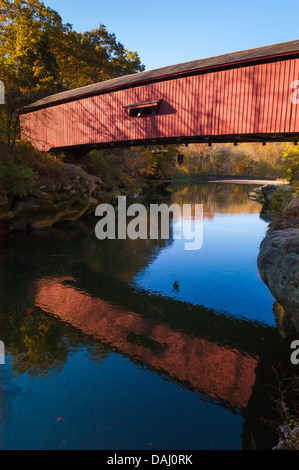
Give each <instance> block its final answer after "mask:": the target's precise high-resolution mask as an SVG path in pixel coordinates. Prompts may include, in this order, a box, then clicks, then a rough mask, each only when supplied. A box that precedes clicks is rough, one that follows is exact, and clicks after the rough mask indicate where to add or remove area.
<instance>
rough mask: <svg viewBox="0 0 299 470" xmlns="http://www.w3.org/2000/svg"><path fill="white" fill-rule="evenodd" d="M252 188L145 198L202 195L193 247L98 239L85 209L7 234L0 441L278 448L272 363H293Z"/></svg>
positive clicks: (211, 188)
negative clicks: (268, 281) (200, 225)
mask: <svg viewBox="0 0 299 470" xmlns="http://www.w3.org/2000/svg"><path fill="white" fill-rule="evenodd" d="M249 189H250V188H249V187H248V186H245V185H233V184H210V185H204V184H192V185H186V186H185V185H179V186H170V187H168V188H167V189H165V190H164V191H163V193H162V192H161V193H160V194H156V195H151V197H148V198H147V199H143V202H146V203H147V204H149V203H151V202H159V203H160V202H166V203H170V202H177V203H179V204H183V203H196V202H197V203H202V204H203V205H204V242H203V247H202V248H201V249H200V250H198V251H185V250H184V241H183V240H173V239H172V238H171V239H170V240H168V241H165V240H135V241H134V240H110V241H109V240H105V241H99V240H97V239H96V238H95V236H94V227H95V224H96V222H97V220H98V219H96V218H95V217H93V216H91V217H89V218H87V219H85V220H84V221H79V222H76V223H74V224H71V225H64V226H59V227H56V228H51V229H45V230H40V231H37V232H35V233H31V234H23V233H19V234H12V235H9V236H7V237H4V238H3V239H2V241H1V252H2V253H1V255H2V256H1V261H0V282H1V297H0V312H1V316H0V332H1V335H0V339H2V340H3V341H4V342H5V345H6V353H7V358H6V359H7V363H6V364H5V365H4V366H0V377H1V385H0V422H1V423H0V426H1V434H0V447H2V448H3V449H109V450H110V449H111V450H114V449H115V450H117V449H132V450H133V449H152V450H154V449H186V450H187V449H242V448H250V447H251V446H252V445H255V446H257V447H261V448H269V447H271V446H272V445H274V443H275V436H274V435H273V433H272V432H271V430H269V426H268V425H267V424H266V423H265V419H266V420H267V419H268V418H269V417H271V413H272V411H271V410H272V408H273V402H272V401H271V393H272V392H271V391H270V387H269V385H271V384H272V383H273V380H274V379H273V370H272V367H273V366H274V367H279V366H281V364H283V367H284V369H286V368H290V367H291V366H290V361H289V344H290V338H289V336H288V335H290V333H289V332H288V333H285V331H284V328H283V325H282V319H281V318H280V317H279V316H277V315H276V317H275V314H274V313H273V304H274V299H273V297H272V296H271V294H270V293H269V291H268V289H267V287H266V286H265V285H264V284H263V282H262V281H261V279H260V276H259V273H258V270H257V266H256V258H257V255H258V249H259V244H260V242H261V240H262V239H263V237H264V236H265V233H266V230H267V222H265V221H264V220H262V219H261V218H260V216H259V213H260V209H261V206H260V205H259V204H258V203H256V202H253V201H250V200H249V199H248V198H247V192H248V190H249ZM134 202H136V201H134ZM274 310H275V307H274ZM276 323H277V325H276Z"/></svg>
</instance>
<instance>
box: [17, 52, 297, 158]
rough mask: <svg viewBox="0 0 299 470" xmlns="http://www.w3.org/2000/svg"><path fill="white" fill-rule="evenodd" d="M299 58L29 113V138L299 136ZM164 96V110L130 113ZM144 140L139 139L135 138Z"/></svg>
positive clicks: (46, 143)
mask: <svg viewBox="0 0 299 470" xmlns="http://www.w3.org/2000/svg"><path fill="white" fill-rule="evenodd" d="M298 79H299V59H287V60H283V61H279V62H272V63H263V64H258V65H249V66H243V67H239V68H231V69H227V70H222V71H213V72H211V73H204V74H199V75H195V76H187V77H181V78H175V79H168V80H165V81H160V82H156V83H151V84H144V85H142V83H141V84H139V85H138V86H136V85H134V87H131V88H128V89H125V90H118V91H111V92H110V93H107V92H106V93H105V94H99V95H97V96H93V97H87V98H81V99H77V100H76V101H70V102H66V103H61V104H56V105H54V106H51V107H46V108H43V109H38V110H34V111H31V112H26V113H25V114H21V115H20V118H21V129H22V138H23V139H27V140H30V141H32V143H33V144H34V145H35V146H36V147H38V148H40V149H41V150H48V149H50V148H52V147H66V146H74V145H82V144H94V143H95V144H97V143H99V144H101V143H102V144H103V143H110V142H115V143H117V142H124V141H128V142H130V141H139V140H144V139H163V138H165V139H167V138H171V137H194V138H195V137H200V136H201V137H202V136H210V137H213V136H226V135H227V136H232V135H242V136H244V135H256V134H258V135H260V134H284V133H298V134H299V120H298V118H297V116H298V111H297V108H298V106H299V105H296V104H292V102H291V94H292V92H293V91H294V89H293V88H291V83H292V82H293V81H294V80H298ZM159 99H162V100H163V102H162V103H161V105H160V106H161V114H158V115H153V116H152V115H148V116H143V117H139V118H138V117H129V116H128V115H127V113H126V112H125V110H124V109H123V107H124V106H126V105H129V104H132V103H139V102H141V103H142V102H146V101H150V100H159ZM135 143H136V142H135Z"/></svg>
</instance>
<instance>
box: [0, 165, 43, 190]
mask: <svg viewBox="0 0 299 470" xmlns="http://www.w3.org/2000/svg"><path fill="white" fill-rule="evenodd" d="M35 178H36V175H35V173H34V171H33V170H32V169H31V168H29V167H28V166H25V165H16V164H15V163H9V164H5V165H3V164H2V165H1V167H0V192H1V193H2V194H7V195H11V196H20V197H22V196H26V194H27V192H28V186H30V185H31V184H32V183H33V182H34V180H35Z"/></svg>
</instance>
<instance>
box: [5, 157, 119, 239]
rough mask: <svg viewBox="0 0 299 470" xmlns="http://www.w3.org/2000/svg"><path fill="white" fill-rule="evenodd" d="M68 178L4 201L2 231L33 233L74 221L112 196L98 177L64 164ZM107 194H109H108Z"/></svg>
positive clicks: (40, 186)
mask: <svg viewBox="0 0 299 470" xmlns="http://www.w3.org/2000/svg"><path fill="white" fill-rule="evenodd" d="M64 170H65V172H66V175H67V179H66V180H65V181H64V182H61V181H48V180H47V181H44V182H42V183H41V181H38V182H37V183H38V184H37V183H36V184H35V185H33V186H32V187H31V188H30V189H29V191H28V194H27V196H26V198H23V199H18V200H13V199H11V200H9V199H8V198H6V197H2V199H1V200H0V231H1V232H10V231H14V230H30V229H36V228H42V227H48V226H51V225H53V224H55V223H61V222H65V221H73V220H76V219H79V218H80V217H82V215H83V214H85V213H88V212H91V211H93V210H94V209H95V207H96V206H97V205H98V204H99V203H100V202H103V201H107V200H109V199H110V200H111V197H112V195H109V194H107V191H105V184H104V183H103V181H102V180H101V178H99V177H98V176H94V175H90V174H89V173H87V172H86V171H85V170H83V169H82V168H81V167H79V166H76V165H72V164H64ZM104 191H105V192H104Z"/></svg>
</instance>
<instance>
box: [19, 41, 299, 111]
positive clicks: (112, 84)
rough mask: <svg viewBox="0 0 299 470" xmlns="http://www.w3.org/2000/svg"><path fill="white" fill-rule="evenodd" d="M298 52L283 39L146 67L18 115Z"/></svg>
mask: <svg viewBox="0 0 299 470" xmlns="http://www.w3.org/2000/svg"><path fill="white" fill-rule="evenodd" d="M296 53H297V54H299V40H295V41H289V42H283V43H279V44H274V45H271V46H264V47H258V48H255V49H248V50H245V51H240V52H233V53H230V54H223V55H219V56H216V57H208V58H206V59H199V60H192V61H190V62H183V63H181V64H176V65H169V66H166V67H162V68H159V69H154V70H149V71H145V72H139V73H134V74H132V75H125V76H123V77H117V78H112V79H110V80H106V81H103V82H100V83H94V84H93V85H88V86H84V87H80V88H75V89H73V90H68V91H64V92H62V93H57V94H55V95H50V96H47V97H46V98H43V99H41V100H38V101H36V102H35V103H32V104H30V105H28V106H25V107H24V108H22V109H21V110H20V114H23V113H27V112H30V111H34V110H36V109H40V108H44V107H48V106H54V105H56V104H59V103H63V102H67V101H74V100H77V99H80V98H85V97H88V96H93V95H97V94H101V93H107V92H109V91H113V90H117V89H123V88H128V87H131V86H136V85H139V84H140V83H149V82H153V81H157V80H162V79H170V78H174V77H176V76H181V75H191V74H193V73H196V72H198V73H200V72H204V71H211V72H212V71H213V69H219V68H223V67H231V66H234V65H235V66H236V65H238V64H242V65H244V64H247V63H250V62H254V63H255V62H259V61H266V60H274V59H275V58H277V59H281V58H283V57H284V56H290V55H293V54H296Z"/></svg>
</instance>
